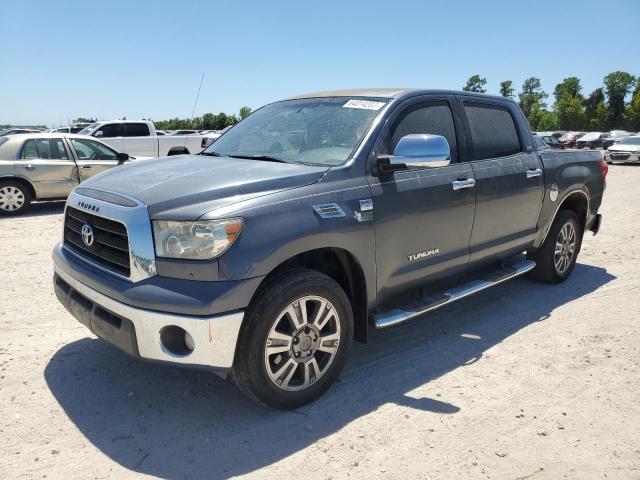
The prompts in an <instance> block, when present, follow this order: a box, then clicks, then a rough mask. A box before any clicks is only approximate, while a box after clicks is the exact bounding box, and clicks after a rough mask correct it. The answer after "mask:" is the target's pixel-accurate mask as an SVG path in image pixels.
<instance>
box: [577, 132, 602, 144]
mask: <svg viewBox="0 0 640 480" xmlns="http://www.w3.org/2000/svg"><path fill="white" fill-rule="evenodd" d="M606 135H607V134H606V133H602V132H589V133H585V134H584V135H583V136H581V137H580V138H578V139H577V140H576V148H596V146H597V145H598V143H599V142H600V141H601V140H602V139H603V138H605V137H606Z"/></svg>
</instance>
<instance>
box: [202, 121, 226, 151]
mask: <svg viewBox="0 0 640 480" xmlns="http://www.w3.org/2000/svg"><path fill="white" fill-rule="evenodd" d="M232 126H233V125H229V126H227V127H224V128H223V129H222V130H209V131H208V132H205V133H203V135H204V137H205V138H204V139H203V140H202V148H205V147H208V146H209V145H211V144H212V143H213V142H215V141H216V140H217V139H218V138H220V137H221V136H222V134H224V133H225V132H227V131H229V129H230V128H231V127H232Z"/></svg>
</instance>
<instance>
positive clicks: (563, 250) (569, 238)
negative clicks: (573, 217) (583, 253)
mask: <svg viewBox="0 0 640 480" xmlns="http://www.w3.org/2000/svg"><path fill="white" fill-rule="evenodd" d="M575 251H576V227H575V226H574V225H573V223H572V222H567V223H565V224H564V225H563V226H562V229H561V230H560V233H559V234H558V239H557V240H556V248H555V252H554V256H553V262H554V264H555V266H556V271H557V272H558V273H559V274H560V275H562V274H564V273H565V272H566V271H567V269H568V268H569V266H570V265H571V261H572V260H573V256H574V255H575Z"/></svg>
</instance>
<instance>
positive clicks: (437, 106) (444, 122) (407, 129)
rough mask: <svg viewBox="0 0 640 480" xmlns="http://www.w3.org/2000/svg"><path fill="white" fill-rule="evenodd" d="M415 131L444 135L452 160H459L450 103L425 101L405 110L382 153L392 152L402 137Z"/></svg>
mask: <svg viewBox="0 0 640 480" xmlns="http://www.w3.org/2000/svg"><path fill="white" fill-rule="evenodd" d="M414 133H430V134H433V135H442V136H443V137H445V138H446V139H447V142H449V148H451V161H452V162H456V161H458V141H457V139H456V129H455V125H454V123H453V114H452V113H451V109H450V108H449V105H448V104H446V103H444V102H430V103H423V104H419V105H417V106H415V107H410V108H409V109H408V110H407V111H405V112H403V113H402V114H401V116H400V118H399V119H398V120H396V123H395V125H394V127H393V128H392V130H391V134H390V135H389V136H388V138H387V139H386V141H385V145H384V146H383V150H384V151H383V152H382V153H387V154H392V153H393V150H394V149H395V147H396V145H397V144H398V142H399V141H400V139H401V138H402V137H404V136H406V135H411V134H414Z"/></svg>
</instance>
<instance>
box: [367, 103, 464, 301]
mask: <svg viewBox="0 0 640 480" xmlns="http://www.w3.org/2000/svg"><path fill="white" fill-rule="evenodd" d="M458 132H459V129H458ZM415 133H426V134H436V135H442V136H444V137H445V138H446V139H447V141H448V143H449V146H450V148H451V157H452V158H451V164H450V165H448V166H445V167H438V168H425V169H420V170H402V171H396V172H395V173H394V174H393V175H389V176H383V177H371V178H372V184H371V187H372V192H373V204H374V222H375V235H376V267H377V281H378V301H379V303H385V302H387V301H389V300H391V299H392V298H393V297H396V296H397V295H398V294H400V293H404V292H406V291H407V290H411V289H413V288H415V289H418V288H420V287H421V286H423V285H425V284H427V283H428V282H430V281H433V280H437V279H441V278H443V277H445V276H449V275H453V274H457V273H462V272H463V271H465V270H466V268H467V265H468V262H469V237H470V235H471V230H472V226H473V217H474V211H475V191H474V189H473V188H462V189H457V188H454V185H456V186H459V185H458V184H457V183H456V182H460V181H462V180H472V179H473V170H472V169H471V166H470V165H469V164H468V163H457V162H458V159H459V150H460V149H459V145H458V138H459V135H458V134H457V133H456V125H455V123H454V116H453V114H452V109H451V104H450V100H449V99H446V98H445V99H441V100H429V101H420V102H418V103H415V102H414V103H412V104H411V105H410V106H407V107H405V108H404V109H403V110H402V111H401V113H400V114H399V116H398V117H397V118H396V120H394V121H393V123H392V126H391V128H390V129H389V131H388V132H387V133H386V134H384V135H385V137H384V138H383V140H382V142H381V144H380V145H379V146H377V147H376V150H377V152H376V153H377V154H390V153H392V152H393V150H394V148H395V146H396V144H397V143H398V141H399V140H400V139H401V138H402V137H404V136H406V135H409V134H415ZM469 183H470V184H471V183H472V182H469Z"/></svg>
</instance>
